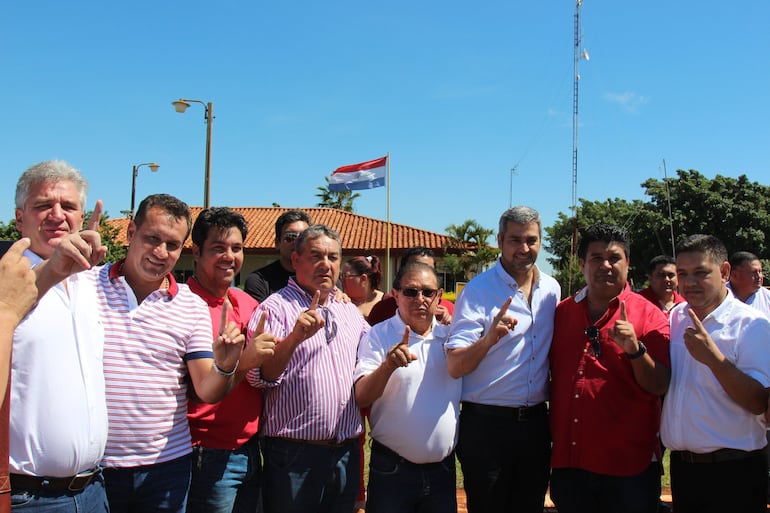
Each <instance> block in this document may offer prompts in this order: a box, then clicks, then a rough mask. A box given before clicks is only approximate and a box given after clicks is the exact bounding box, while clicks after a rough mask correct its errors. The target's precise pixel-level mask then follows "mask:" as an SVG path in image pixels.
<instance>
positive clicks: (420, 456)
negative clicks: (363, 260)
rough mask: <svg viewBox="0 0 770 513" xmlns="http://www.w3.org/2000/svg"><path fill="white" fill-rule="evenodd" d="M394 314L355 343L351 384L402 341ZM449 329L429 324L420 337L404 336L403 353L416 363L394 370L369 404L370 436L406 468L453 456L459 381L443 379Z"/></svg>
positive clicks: (398, 319)
mask: <svg viewBox="0 0 770 513" xmlns="http://www.w3.org/2000/svg"><path fill="white" fill-rule="evenodd" d="M405 328H406V324H404V321H403V320H401V317H400V315H399V314H398V311H397V312H396V315H394V316H393V317H391V318H390V319H388V320H386V321H384V322H381V323H379V324H376V325H374V326H373V327H372V329H371V330H369V332H368V333H367V334H366V335H365V336H364V338H363V339H361V344H360V345H359V347H358V363H357V364H356V370H355V374H354V376H353V379H354V380H358V379H359V378H361V377H363V376H366V375H367V374H370V373H372V372H374V371H375V370H376V369H377V368H378V367H379V366H380V364H381V363H382V362H383V361H384V360H385V358H387V354H388V351H389V350H390V348H391V347H393V345H394V344H395V343H396V342H399V341H401V339H402V338H403V336H404V329H405ZM448 332H449V327H448V326H443V325H439V324H437V323H436V320H435V319H434V320H433V330H432V331H431V333H430V334H428V336H426V337H422V336H420V335H417V334H416V333H414V332H411V331H410V336H409V351H411V352H412V353H413V354H414V355H416V356H417V360H414V361H413V362H411V363H409V365H408V366H406V367H399V368H398V369H396V370H395V371H394V372H393V374H391V376H390V379H388V384H387V385H385V390H384V392H383V394H382V396H380V398H379V399H377V400H376V401H374V403H373V404H372V414H371V417H370V419H369V421H370V423H371V426H372V430H371V433H370V436H371V437H372V438H373V439H375V440H377V441H378V442H380V443H381V444H383V445H385V446H387V447H388V448H389V449H391V450H393V451H395V452H397V453H398V454H399V455H400V456H402V457H404V458H406V459H407V460H409V461H411V462H412V463H435V462H438V461H441V460H443V459H444V458H446V457H447V456H449V454H451V453H452V451H453V450H454V447H455V444H456V443H457V432H458V431H457V427H458V426H457V421H458V417H459V415H460V394H461V393H462V380H461V379H454V378H452V377H451V376H450V375H449V371H448V370H447V365H446V354H445V352H444V341H445V340H446V338H447V335H448V334H449V333H448Z"/></svg>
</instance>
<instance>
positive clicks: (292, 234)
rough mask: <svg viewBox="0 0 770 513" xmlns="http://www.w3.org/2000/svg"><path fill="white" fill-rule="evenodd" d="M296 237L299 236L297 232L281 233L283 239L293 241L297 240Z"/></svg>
mask: <svg viewBox="0 0 770 513" xmlns="http://www.w3.org/2000/svg"><path fill="white" fill-rule="evenodd" d="M297 237H299V233H297V232H286V233H284V234H283V241H284V242H294V241H295V240H297Z"/></svg>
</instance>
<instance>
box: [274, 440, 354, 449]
mask: <svg viewBox="0 0 770 513" xmlns="http://www.w3.org/2000/svg"><path fill="white" fill-rule="evenodd" d="M270 438H272V439H273V440H279V441H283V442H291V443H294V444H307V445H318V446H320V447H332V448H335V449H338V448H340V447H344V446H345V445H347V444H349V443H350V442H353V441H358V437H355V438H348V439H346V440H342V441H341V442H339V441H337V440H333V439H332V440H300V439H298V438H285V437H270Z"/></svg>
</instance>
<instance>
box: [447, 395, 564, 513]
mask: <svg viewBox="0 0 770 513" xmlns="http://www.w3.org/2000/svg"><path fill="white" fill-rule="evenodd" d="M457 457H458V459H459V460H460V465H462V470H463V476H464V485H465V493H466V495H467V498H468V511H469V512H470V513H488V512H496V511H516V512H519V513H542V512H543V503H544V502H545V491H546V489H547V488H548V469H549V465H550V459H551V432H550V429H549V426H548V415H547V414H546V413H543V414H542V415H539V416H537V417H533V418H528V419H526V420H521V421H519V420H517V419H515V418H506V417H501V416H495V415H485V414H482V413H478V412H475V411H473V412H471V411H468V410H467V409H466V408H463V409H462V410H461V412H460V437H459V441H458V444H457Z"/></svg>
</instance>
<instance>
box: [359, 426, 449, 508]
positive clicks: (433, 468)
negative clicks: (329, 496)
mask: <svg viewBox="0 0 770 513" xmlns="http://www.w3.org/2000/svg"><path fill="white" fill-rule="evenodd" d="M366 512H367V513H406V512H413V513H456V512H457V490H456V487H455V455H454V452H453V453H452V454H450V455H449V456H447V457H446V458H444V460H442V461H440V462H437V463H427V464H422V465H418V464H416V463H412V462H410V461H407V460H405V459H404V458H402V457H401V456H399V455H398V454H396V453H395V452H393V451H391V450H390V449H388V448H387V447H385V446H384V445H382V444H380V443H378V442H376V441H374V440H373V441H372V453H371V459H370V461H369V496H368V498H367V501H366Z"/></svg>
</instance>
